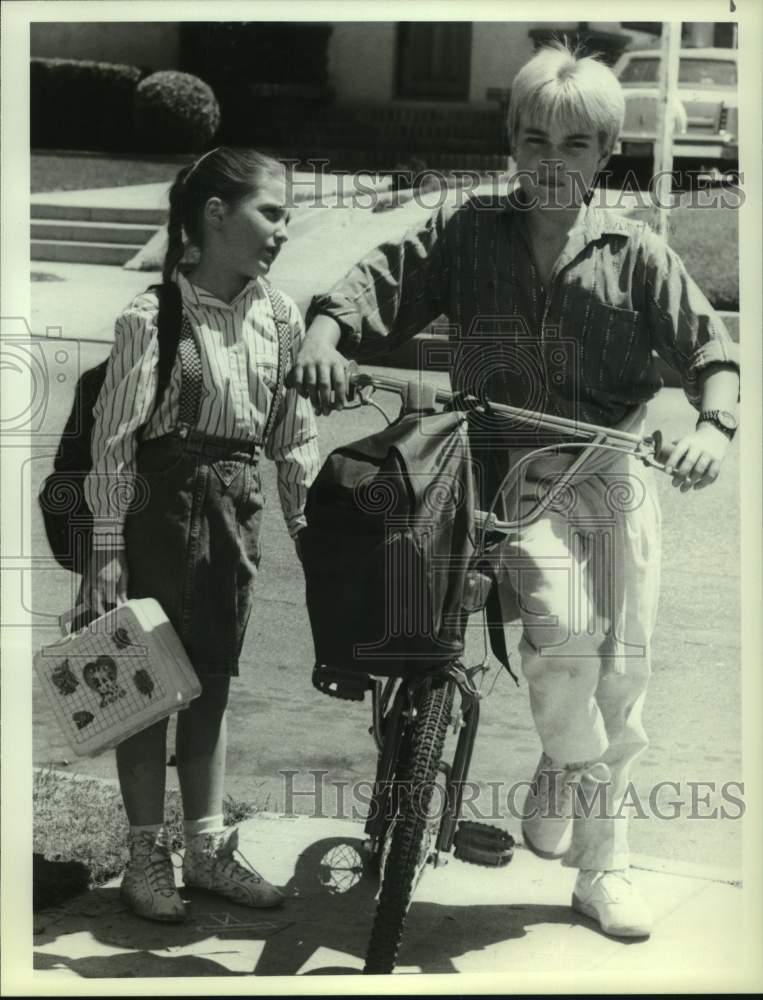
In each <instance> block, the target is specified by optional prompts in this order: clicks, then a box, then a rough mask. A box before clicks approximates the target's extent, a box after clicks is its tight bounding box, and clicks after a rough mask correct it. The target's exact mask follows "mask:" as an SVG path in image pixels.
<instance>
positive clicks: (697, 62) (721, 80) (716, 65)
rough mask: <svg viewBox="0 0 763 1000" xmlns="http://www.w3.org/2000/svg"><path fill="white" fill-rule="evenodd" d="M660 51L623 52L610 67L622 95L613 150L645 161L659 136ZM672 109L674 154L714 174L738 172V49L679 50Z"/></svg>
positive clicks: (692, 167) (691, 164) (698, 168)
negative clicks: (676, 102)
mask: <svg viewBox="0 0 763 1000" xmlns="http://www.w3.org/2000/svg"><path fill="white" fill-rule="evenodd" d="M660 58H661V53H660V50H659V49H639V50H635V51H633V52H626V53H625V54H624V55H623V56H621V58H620V59H619V60H618V62H617V63H616V65H615V67H614V72H615V75H616V76H617V77H618V79H619V80H620V84H621V86H622V88H623V91H624V93H625V121H624V123H623V130H622V133H621V135H620V140H619V142H618V143H617V145H616V147H615V150H614V153H615V155H621V156H622V157H624V158H627V159H631V158H635V159H647V158H651V157H652V156H653V153H654V142H655V137H656V134H657V94H658V91H657V87H658V76H659V67H660ZM678 98H679V101H680V107H679V106H676V107H675V108H674V109H673V113H674V121H673V128H674V132H673V157H674V160H679V159H680V160H681V161H683V164H682V165H684V166H687V167H689V168H690V169H692V170H698V171H708V172H710V173H711V174H713V175H714V176H718V175H720V174H724V173H726V174H727V173H729V172H731V171H736V170H737V168H738V163H739V153H738V145H737V143H738V139H737V130H738V95H737V50H736V49H682V50H681V54H680V57H679V64H678Z"/></svg>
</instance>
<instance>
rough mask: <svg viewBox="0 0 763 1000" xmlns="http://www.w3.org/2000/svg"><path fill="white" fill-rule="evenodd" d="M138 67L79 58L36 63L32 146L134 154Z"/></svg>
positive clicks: (33, 67) (32, 83)
mask: <svg viewBox="0 0 763 1000" xmlns="http://www.w3.org/2000/svg"><path fill="white" fill-rule="evenodd" d="M147 72H148V71H147V70H144V69H140V68H139V67H137V66H123V65H118V64H114V63H102V62H90V61H85V60H77V59H38V58H35V59H32V60H31V66H30V94H29V98H30V115H31V122H30V125H31V144H32V148H33V149H34V148H37V149H88V150H104V151H108V152H128V151H131V150H134V149H135V136H134V130H133V101H134V95H135V88H136V87H137V86H138V83H139V82H140V80H142V79H143V77H144V76H146V74H147Z"/></svg>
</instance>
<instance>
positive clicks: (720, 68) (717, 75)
mask: <svg viewBox="0 0 763 1000" xmlns="http://www.w3.org/2000/svg"><path fill="white" fill-rule="evenodd" d="M658 65H659V59H657V58H655V57H649V58H646V57H644V56H641V57H639V58H636V59H631V61H630V62H629V63H628V65H627V66H625V68H624V69H623V71H622V73H621V74H620V83H657V67H658ZM678 83H679V85H683V86H689V87H736V83H737V68H736V63H734V62H732V61H730V60H728V59H682V60H681V62H680V64H679V67H678Z"/></svg>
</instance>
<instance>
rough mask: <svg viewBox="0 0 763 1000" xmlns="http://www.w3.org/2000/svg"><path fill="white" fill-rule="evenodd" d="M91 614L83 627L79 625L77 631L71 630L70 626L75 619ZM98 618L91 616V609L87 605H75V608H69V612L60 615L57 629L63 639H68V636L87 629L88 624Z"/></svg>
mask: <svg viewBox="0 0 763 1000" xmlns="http://www.w3.org/2000/svg"><path fill="white" fill-rule="evenodd" d="M88 613H90V614H91V617H90V618H89V619H88V621H87V622H86V623H85V624H84V625H80V627H79V629H76V630H72V628H71V624H72V622H73V621H74V620H75V618H79V617H80V615H83V614H88ZM97 617H98V616H97V615H95V614H92V609H91V608H90V606H89V605H88V604H77V605H76V606H75V607H73V608H71V610H69V611H64V613H63V614H62V615H59V616H58V627H59V629H60V631H61V635H62V636H63V638H64V639H68V638H69V637H70V636H73V635H76V633H77V632H81V631H82V630H83V629H85V628H87V626H88V625H89V624H90V622H92V621H95V619H96V618H97Z"/></svg>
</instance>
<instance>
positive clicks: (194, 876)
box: [183, 827, 284, 908]
mask: <svg viewBox="0 0 763 1000" xmlns="http://www.w3.org/2000/svg"><path fill="white" fill-rule="evenodd" d="M235 854H238V858H236V857H234V855H235ZM239 859H240V860H239ZM242 862H243V864H242ZM183 878H184V881H185V884H186V886H188V887H189V888H193V889H206V890H207V891H208V892H214V893H217V895H218V896H225V897H226V899H231V900H233V902H234V903H241V905H242V906H254V907H263V908H264V907H270V906H278V905H279V904H280V903H282V902H283V898H284V897H283V894H282V893H281V892H280V891H279V890H278V889H276V887H275V886H274V885H271V884H270V882H268V881H267V880H266V879H264V878H263V877H262V875H260V873H259V872H257V871H255V869H254V868H253V867H252V866H251V865H250V864H249V862H248V861H247V859H246V858H245V857H244V856H243V854H242V853H241V851H239V848H238V829H236V828H235V827H234V828H233V829H232V830H225V831H222V832H220V833H202V834H199V835H198V836H197V837H193V838H192V840H191V841H190V843H189V844H188V846H187V848H186V852H185V857H184V859H183Z"/></svg>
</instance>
